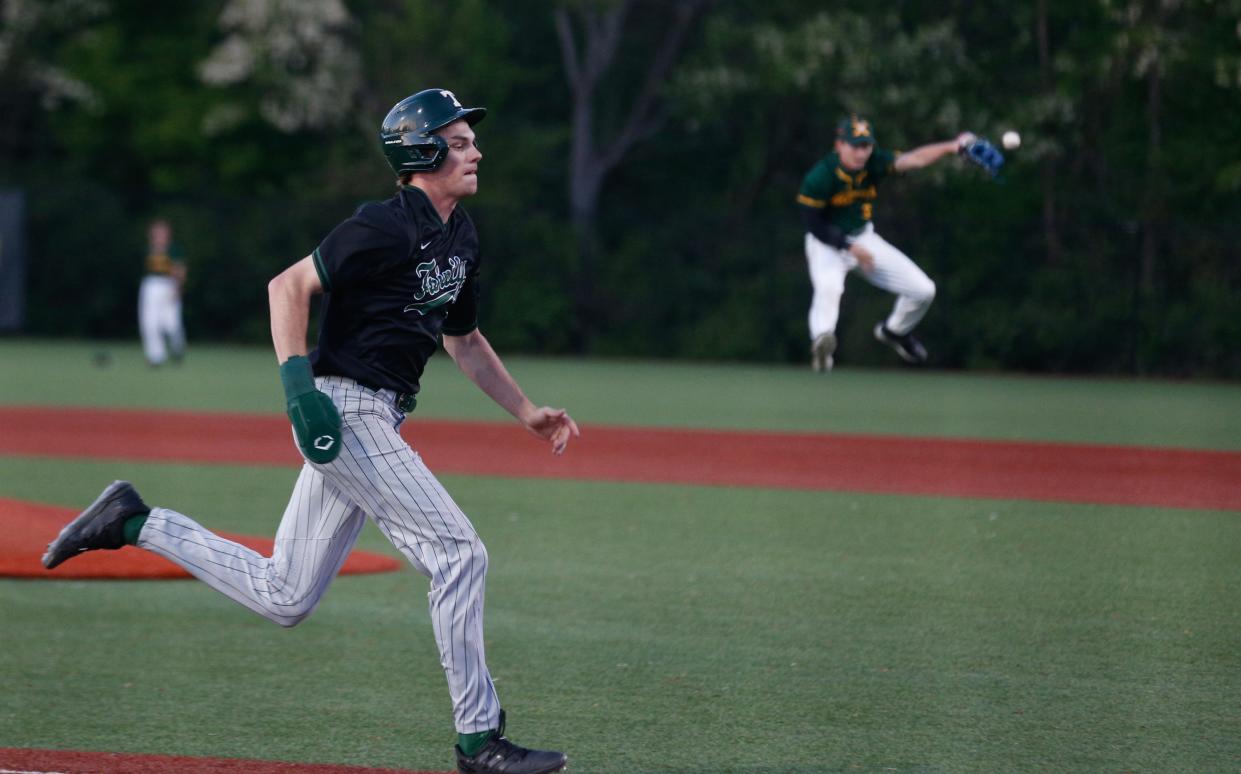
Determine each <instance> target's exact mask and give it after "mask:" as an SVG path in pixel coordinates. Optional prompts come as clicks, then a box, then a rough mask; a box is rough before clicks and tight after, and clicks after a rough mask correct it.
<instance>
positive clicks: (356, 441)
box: [43, 89, 578, 774]
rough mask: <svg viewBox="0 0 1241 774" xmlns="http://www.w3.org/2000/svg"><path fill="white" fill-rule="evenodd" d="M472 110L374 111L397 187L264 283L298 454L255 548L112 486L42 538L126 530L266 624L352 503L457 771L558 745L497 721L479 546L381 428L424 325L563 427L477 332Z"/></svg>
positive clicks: (519, 767) (107, 536) (291, 615)
mask: <svg viewBox="0 0 1241 774" xmlns="http://www.w3.org/2000/svg"><path fill="white" fill-rule="evenodd" d="M485 112H486V111H485V109H483V108H465V107H462V106H461V103H460V102H458V101H457V98H456V97H455V96H453V94H452V92H449V91H445V90H442V89H428V90H426V91H420V92H418V93H416V94H414V95H412V96H410V97H407V98H406V99H404V100H402V101H401V102H398V103H397V104H396V106H395V107H393V108H392V110H391V112H389V113H388V116H387V117H386V118H385V119H384V122H383V128H382V130H381V133H380V137H381V142H382V148H383V151H384V154H385V155H386V156H387V159H388V162H389V164H390V165H391V166H392V169H393V170H394V171H395V173H396V174H397V177H398V182H399V186H400V187H399V189H398V191H397V193H396V195H395V196H393V197H392V198H391V199H388V200H387V201H384V202H375V203H370V204H365V205H363V206H362V207H360V208H359V209H358V210H357V212H355V213H354V215H353V217H351V218H349V219H348V220H346V221H344V222H343V223H341V224H340V225H339V226H337V227H336V228H335V229H334V230H333V231H332V232H331V233H330V234H328V236H327V238H325V239H324V240H323V242H322V243H320V245H319V246H318V247H317V248H316V249H315V250H314V252H313V253H312V254H311V255H308V256H306V257H305V258H303V259H302V260H300V261H298V262H297V263H295V264H293V265H292V266H291V267H289V268H288V269H286V270H285V271H284V272H282V273H281V274H280V275H278V276H277V277H276V278H275V279H273V280H272V281H271V283H270V284H269V285H268V296H269V299H270V304H271V328H272V341H273V342H274V344H275V349H276V358H277V360H278V362H279V363H280V378H281V382H282V383H283V385H284V391H285V395H286V397H287V399H288V414H289V417H290V420H291V421H292V425H293V431H294V436H295V438H296V441H297V444H298V446H299V448H300V449H301V451H302V454H303V456H304V457H305V458H306V462H305V465H304V466H303V467H302V471H301V475H300V477H299V478H298V480H297V484H296V486H295V488H294V490H293V495H292V497H291V498H290V499H289V504H288V506H287V507H286V509H285V512H284V516H283V518H282V519H281V521H280V526H279V528H278V529H277V532H276V542H275V550H274V552H273V554H272V556H271V557H265V556H260V555H259V554H257V553H255V552H254V551H251V550H249V549H247V548H245V547H243V546H240V545H237V544H236V543H232V542H230V541H227V540H223V539H221V538H220V537H218V536H216V535H214V534H212V533H211V532H210V531H208V530H207V529H205V528H203V527H202V526H200V525H199V524H197V523H195V522H194V521H193V520H191V519H190V518H189V517H187V516H185V515H183V514H181V513H178V512H176V511H174V510H171V509H168V508H149V507H148V506H147V505H145V504H144V503H143V501H142V499H141V498H140V497H139V496H138V493H137V492H136V491H135V490H134V488H133V487H132V486H131V485H130V484H128V483H127V482H123V481H118V482H115V483H113V484H112V485H111V486H109V487H108V488H107V489H105V490H104V492H103V494H101V495H100V496H99V498H98V499H97V500H96V501H95V502H94V503H93V504H91V506H90V507H89V508H87V509H86V510H85V511H83V512H82V514H81V515H79V516H78V517H77V518H76V519H74V521H72V522H71V523H70V524H68V525H67V526H66V527H65V528H64V529H63V530H62V531H61V533H60V535H59V536H58V537H57V538H56V540H55V541H53V542H52V543H51V544H50V545H49V546H48V550H47V553H46V554H45V555H44V557H43V564H44V565H45V566H46V567H47V568H49V569H51V568H53V567H55V566H57V565H58V564H60V563H61V562H63V561H65V560H66V559H69V558H71V557H73V556H75V555H77V554H78V553H80V552H82V551H90V550H93V549H99V548H120V547H121V546H122V545H125V544H132V545H137V546H139V547H140V548H145V549H147V550H148V551H153V552H155V553H157V554H159V555H161V556H165V557H167V558H169V559H171V560H172V561H174V562H176V563H177V564H180V565H181V566H182V567H184V568H185V569H187V570H188V571H190V572H191V573H193V574H194V575H195V576H197V577H198V578H199V579H201V580H203V581H205V582H206V583H207V584H209V585H210V586H211V587H212V588H214V589H216V590H217V591H219V592H221V593H223V594H225V595H226V596H228V597H230V598H231V599H233V600H235V601H237V602H239V603H241V604H242V605H244V606H246V607H248V608H250V609H251V610H253V611H254V612H256V613H258V614H259V615H262V616H264V617H265V618H267V619H269V620H271V621H274V622H276V623H278V624H280V625H282V626H293V625H295V624H297V623H298V622H299V621H301V620H303V619H304V618H306V616H308V615H310V613H311V612H312V611H313V610H314V609H315V606H316V605H317V604H318V602H319V600H320V599H321V598H322V597H323V594H324V592H325V591H326V590H327V587H328V584H329V583H331V581H332V578H333V577H335V575H336V573H337V571H338V570H339V569H340V566H341V564H342V563H343V562H344V560H345V556H346V555H347V554H348V553H349V551H350V549H351V548H352V547H353V544H354V541H355V540H356V539H357V537H358V533H359V531H360V530H361V529H362V525H363V523H364V522H365V521H366V519H367V518H369V519H371V520H372V521H374V522H375V524H376V525H377V526H378V527H379V529H380V530H381V531H382V532H383V533H384V535H386V536H387V538H388V539H389V540H391V541H392V544H393V545H394V546H396V547H397V549H399V550H400V551H401V553H402V554H404V555H405V557H406V559H408V560H409V562H410V563H411V564H412V565H413V566H414V567H415V568H416V569H417V570H418V571H419V572H421V573H423V574H424V575H426V576H427V577H428V578H430V581H431V590H430V594H429V597H430V611H431V622H432V624H433V628H434V631H435V640H436V644H437V645H438V646H439V652H440V663H441V664H442V665H443V668H444V673H445V675H446V676H447V678H448V689H449V693H450V694H451V697H452V705H453V715H454V721H455V725H456V729H457V746H456V756H457V768H458V771H460V772H463V773H469V774H485V773H488V772H503V773H504V774H543V773H544V772H554V771H560V770H561V769H563V768H564V766H565V765H566V757H565V756H564V755H563V754H562V753H559V752H551V751H544V750H530V749H526V748H524V747H520V746H518V745H516V744H514V743H513V742H511V741H509V740H508V739H507V738H505V736H504V726H505V713H504V711H503V710H501V709H500V702H499V699H498V698H497V697H496V691H495V686H494V685H492V681H491V676H490V673H489V672H488V670H487V662H486V658H485V657H484V652H483V589H484V584H485V581H486V574H487V550H486V549H485V548H484V547H483V543H482V541H481V540H480V539H479V536H478V534H477V533H476V532H475V530H474V527H473V525H472V524H471V523H470V520H469V519H468V518H466V516H465V514H464V513H462V512H461V509H460V508H458V507H457V504H456V503H455V502H453V500H452V498H451V497H450V496H449V494H448V492H447V491H445V489H444V487H443V486H441V485H440V482H439V481H437V480H436V478H435V476H434V475H433V474H432V473H431V471H430V470H428V469H427V467H426V466H425V465H424V464H423V462H422V459H421V458H420V457H419V455H418V453H417V452H415V451H414V450H413V449H411V448H410V447H409V446H408V445H407V444H406V443H405V442H404V440H402V438H401V436H400V434H399V433H398V432H397V429H398V428H399V427H400V425H401V422H402V421H403V420H404V418H405V415H406V414H407V413H408V412H410V411H411V410H413V408H414V402H415V395H416V393H417V392H418V388H419V377H420V376H421V375H422V372H423V367H424V365H425V364H426V361H427V359H428V358H429V357H430V356H431V354H432V353H433V352H434V351H435V349H436V346H437V343H438V341H439V340H440V338H441V337H442V340H443V343H444V348H445V349H446V350H447V351H448V354H449V355H450V356H452V358H453V359H454V360H455V361H456V363H457V365H458V367H460V368H461V370H462V371H463V372H464V373H465V374H466V376H468V377H469V378H470V379H471V380H472V381H473V382H474V383H475V384H476V385H478V387H479V388H480V389H481V390H482V391H483V392H484V393H486V394H487V395H488V396H490V397H491V398H492V400H494V401H495V402H496V403H498V404H499V405H500V406H502V407H504V408H505V409H506V410H508V411H509V413H511V414H512V415H513V416H514V417H516V418H517V420H518V421H520V422H521V423H522V424H523V425H525V426H526V427H527V428H528V429H529V430H530V431H531V432H533V433H534V434H535V435H536V436H538V437H539V438H542V439H543V440H545V441H547V442H548V443H550V445H551V450H552V452H553V453H555V454H561V453H563V452H564V450H565V447H566V445H567V444H568V443H569V440H570V437H571V436H576V435H578V428H577V425H576V423H574V421H573V419H572V418H570V417H569V415H568V414H567V413H566V412H565V411H564V410H563V409H553V408H548V407H546V406H543V407H538V406H535V405H534V404H533V403H531V402H530V400H528V399H527V398H526V396H525V395H524V394H523V393H522V391H521V389H520V388H519V387H518V385H517V383H516V382H515V381H514V380H513V378H512V377H511V376H510V375H509V374H508V371H507V370H506V369H505V368H504V365H503V364H502V363H501V361H500V359H499V357H498V356H497V355H496V353H495V352H494V351H493V350H492V348H491V346H490V344H488V343H487V339H486V338H485V337H484V336H483V334H482V333H481V332H480V331H479V329H478V315H477V310H478V302H479V286H478V273H479V246H478V234H477V232H476V231H475V229H474V224H473V222H472V221H471V220H470V218H469V216H468V215H467V214H466V212H465V210H464V209H463V208H461V207H459V206H458V204H459V203H460V201H461V200H462V199H464V198H466V197H468V196H471V195H473V194H474V193H475V192H476V191H477V190H478V166H479V161H480V159H482V153H480V152H479V150H478V147H477V144H476V142H475V135H474V131H473V126H474V125H475V124H477V123H478V122H479V121H481V120H482V118H483V116H484V114H485ZM319 293H323V294H324V299H323V314H322V323H321V327H320V331H319V343H318V348H317V349H316V350H315V351H314V352H312V353H310V356H309V357H307V355H306V333H307V326H308V315H309V309H310V302H311V298H312V297H313V296H315V295H317V294H319Z"/></svg>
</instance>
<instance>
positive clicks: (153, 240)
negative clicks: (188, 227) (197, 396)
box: [138, 219, 186, 366]
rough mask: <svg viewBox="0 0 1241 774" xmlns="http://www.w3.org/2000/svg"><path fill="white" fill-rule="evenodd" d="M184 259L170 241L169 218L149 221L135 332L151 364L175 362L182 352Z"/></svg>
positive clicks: (170, 227) (179, 358)
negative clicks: (137, 333) (140, 335)
mask: <svg viewBox="0 0 1241 774" xmlns="http://www.w3.org/2000/svg"><path fill="white" fill-rule="evenodd" d="M185 274H186V271H185V261H184V260H183V259H182V258H181V251H180V250H179V249H178V248H177V246H176V245H174V244H173V242H172V226H171V225H170V224H169V223H168V221H166V220H163V219H159V220H153V221H151V224H150V226H148V227H147V257H146V275H145V276H143V278H142V284H141V285H140V286H139V287H138V332H139V333H141V334H142V352H143V354H144V355H146V359H147V363H149V364H150V365H151V366H160V365H163V364H164V362H165V361H167V360H168V358H169V357H171V358H172V361H173V362H174V363H179V362H181V358H182V357H183V356H184V355H185V326H184V325H183V324H182V322H181V286H182V285H184V284H185Z"/></svg>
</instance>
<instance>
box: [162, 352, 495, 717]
mask: <svg viewBox="0 0 1241 774" xmlns="http://www.w3.org/2000/svg"><path fill="white" fill-rule="evenodd" d="M316 383H317V386H318V387H319V389H320V390H322V391H323V392H325V393H326V394H327V395H328V396H329V397H330V398H331V399H332V402H333V403H335V404H336V408H337V409H338V410H339V411H340V414H341V420H342V425H343V428H342V434H341V436H342V438H341V442H342V448H341V453H340V456H339V457H337V458H336V459H335V460H333V461H332V462H331V463H329V464H327V465H316V464H313V463H310V462H306V463H305V465H304V466H303V467H302V472H301V475H300V476H299V477H298V479H297V484H296V486H295V487H294V489H293V495H292V497H290V498H289V504H288V506H287V507H286V508H285V511H284V517H283V518H282V519H281V521H280V526H279V528H278V529H277V530H276V541H275V549H274V551H273V553H272V556H271V557H265V556H262V555H260V554H258V553H256V552H255V551H252V550H250V549H249V548H246V547H245V546H241V545H238V544H237V543H234V542H232V541H229V540H225V539H223V538H221V537H219V536H217V535H215V534H213V533H212V532H210V531H209V530H207V529H205V528H204V527H202V526H201V525H199V524H198V523H196V522H195V521H194V520H192V519H190V518H189V517H187V516H185V515H183V514H180V513H177V512H176V511H173V510H170V509H168V508H154V509H152V510H151V515H150V517H148V519H147V522H146V525H145V526H144V527H143V529H142V534H141V535H140V537H139V540H138V545H139V546H140V547H141V548H145V549H147V550H149V551H152V552H154V553H157V554H159V555H161V556H164V557H167V558H168V559H171V560H172V561H174V562H176V563H177V564H179V565H181V566H182V567H184V568H185V569H186V570H188V571H189V572H190V573H192V574H193V575H194V576H196V577H197V578H199V579H200V580H202V581H205V582H206V583H207V584H208V585H209V586H211V587H212V588H214V589H215V590H216V591H219V592H221V593H222V594H224V595H225V596H227V597H229V598H230V599H233V600H235V601H236V602H239V603H240V604H242V605H244V606H246V607H248V608H250V609H251V610H253V611H254V612H256V613H258V614H259V615H261V616H263V617H264V618H267V619H269V620H271V621H274V622H275V623H278V624H280V625H281V626H293V625H295V624H297V623H298V622H300V621H301V620H303V619H304V618H306V616H308V615H310V613H311V612H312V611H313V610H314V609H315V606H316V605H317V604H318V603H319V600H320V599H322V598H323V595H324V593H325V592H326V591H327V587H328V585H329V584H330V583H331V582H332V579H333V578H334V577H335V576H336V573H337V572H338V571H339V570H340V567H341V565H342V564H343V563H344V561H345V557H346V556H347V555H348V554H349V551H350V549H352V548H353V544H354V542H355V541H356V540H357V537H358V533H359V532H360V531H361V529H362V525H363V523H364V522H365V521H366V519H367V518H368V517H369V518H370V519H371V520H372V521H374V522H375V524H376V525H377V526H378V527H379V529H380V531H382V532H383V534H384V535H385V536H386V537H387V538H388V540H390V541H392V544H393V545H394V546H396V547H397V549H398V550H400V552H401V553H402V554H403V555H404V556H405V558H406V559H408V560H409V562H410V563H411V564H412V565H413V566H414V567H415V568H417V569H418V571H419V572H421V573H422V574H423V575H426V576H427V577H428V578H430V579H431V590H430V593H429V594H428V597H429V598H430V609H431V623H432V626H433V628H434V630H435V640H436V644H437V645H438V646H439V652H440V663H441V664H442V665H443V667H444V673H445V675H447V677H448V688H449V692H450V693H451V695H452V704H453V715H454V720H455V724H456V727H457V731H459V732H461V733H475V732H478V731H486V730H488V729H492V728H495V727H496V726H497V725H498V724H499V719H500V704H499V700H498V699H497V697H496V692H495V687H494V686H493V685H492V682H491V675H490V673H489V672H488V671H487V663H486V659H485V657H484V652H483V596H484V585H485V581H486V574H487V550H486V548H484V547H483V543H482V541H481V540H480V539H479V537H478V533H477V532H475V531H474V526H473V525H472V524H470V520H469V519H467V518H466V516H465V514H464V513H462V512H461V509H460V508H458V507H457V504H456V503H455V502H453V500H452V498H451V497H450V496H449V495H448V492H447V491H445V490H444V487H443V486H442V485H441V484H440V482H439V481H437V480H436V478H435V476H434V475H433V474H432V473H431V471H430V470H428V469H427V467H426V465H424V464H423V462H422V459H421V457H419V456H418V454H417V452H415V451H414V450H413V449H411V448H410V447H409V445H408V444H407V443H405V441H404V439H402V438H401V436H400V434H399V433H398V431H397V429H398V428H399V427H400V424H401V422H402V421H403V420H404V418H405V415H404V414H403V413H402V412H401V411H399V410H398V409H397V408H396V406H395V397H396V396H395V395H393V394H392V393H391V392H390V391H388V390H380V391H378V392H376V391H374V390H369V389H367V388H365V387H362V386H361V385H358V384H357V383H356V382H354V381H353V380H352V379H346V378H343V377H337V376H328V377H319V378H318V379H316Z"/></svg>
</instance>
